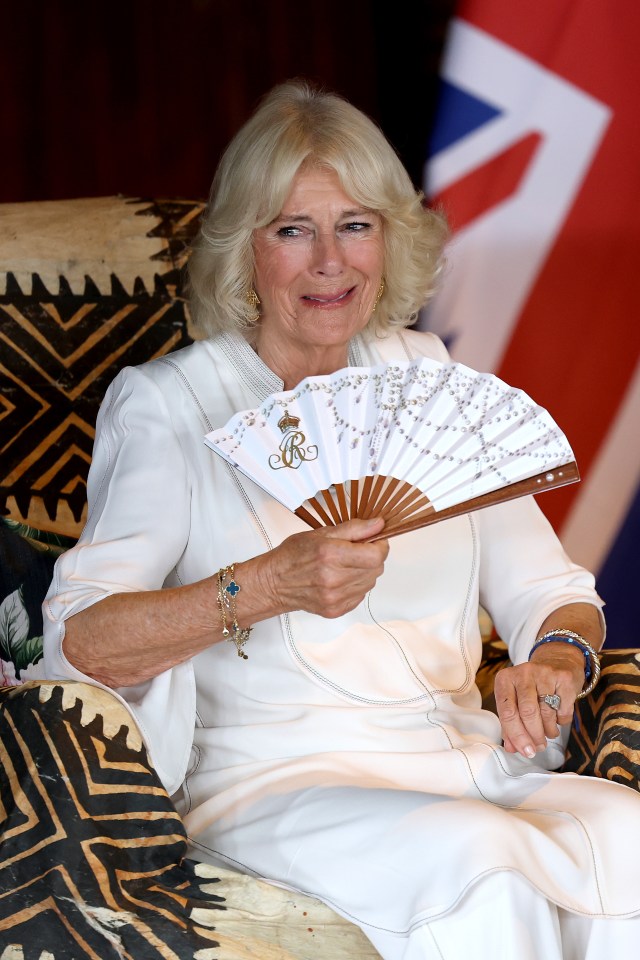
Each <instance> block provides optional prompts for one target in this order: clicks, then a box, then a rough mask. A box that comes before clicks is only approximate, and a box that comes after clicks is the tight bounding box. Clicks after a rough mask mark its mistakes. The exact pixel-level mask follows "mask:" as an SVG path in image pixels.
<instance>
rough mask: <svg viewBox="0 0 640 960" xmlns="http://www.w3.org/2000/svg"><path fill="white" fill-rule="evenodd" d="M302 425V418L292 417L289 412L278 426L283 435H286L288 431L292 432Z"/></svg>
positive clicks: (281, 418)
mask: <svg viewBox="0 0 640 960" xmlns="http://www.w3.org/2000/svg"><path fill="white" fill-rule="evenodd" d="M299 425H300V417H292V416H291V415H290V414H289V412H288V411H287V410H285V412H284V414H283V415H282V416H281V417H280V419H279V420H278V426H279V428H280V430H281V432H282V433H286V432H287V430H291V429H293V428H294V427H297V426H299Z"/></svg>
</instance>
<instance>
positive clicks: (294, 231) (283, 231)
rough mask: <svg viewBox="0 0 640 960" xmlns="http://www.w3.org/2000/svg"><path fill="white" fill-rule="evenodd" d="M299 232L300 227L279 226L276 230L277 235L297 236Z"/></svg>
mask: <svg viewBox="0 0 640 960" xmlns="http://www.w3.org/2000/svg"><path fill="white" fill-rule="evenodd" d="M300 233H301V231H300V227H280V229H279V230H278V236H279V237H299V236H300Z"/></svg>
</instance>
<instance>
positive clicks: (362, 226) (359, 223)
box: [342, 220, 371, 233]
mask: <svg viewBox="0 0 640 960" xmlns="http://www.w3.org/2000/svg"><path fill="white" fill-rule="evenodd" d="M370 227H371V224H370V223H366V222H365V221H364V220H351V221H349V223H345V225H344V226H343V228H342V229H343V230H346V231H347V233H360V232H361V231H363V230H368V229H369V228H370Z"/></svg>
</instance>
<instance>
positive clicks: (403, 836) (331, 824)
mask: <svg viewBox="0 0 640 960" xmlns="http://www.w3.org/2000/svg"><path fill="white" fill-rule="evenodd" d="M572 785H574V786H575V781H573V780H571V781H569V786H572ZM587 787H588V785H587ZM609 787H610V788H613V794H615V796H614V797H613V799H614V800H617V801H619V807H618V809H619V810H620V809H621V810H622V811H623V813H625V814H628V813H629V812H631V813H637V812H638V805H637V796H636V795H635V794H634V793H633V791H631V790H629V792H628V794H627V793H624V792H620V791H624V790H626V789H627V788H620V787H616V785H614V784H609ZM609 792H611V791H606V793H605V791H604V790H603V789H600V788H599V789H598V791H597V798H599V797H600V794H602V795H603V797H604V799H607V798H608V793H609ZM627 800H629V802H630V806H629V810H627V808H626V806H624V803H622V801H627ZM631 801H633V802H631ZM584 806H585V804H584V803H583V807H584ZM596 809H598V808H597V807H596ZM635 822H636V821H632V820H631V818H630V817H629V818H628V819H626V820H625V818H624V817H618V819H617V820H614V821H613V822H610V813H609V811H608V810H607V809H606V808H602V809H601V810H600V819H599V820H598V821H597V823H596V826H597V827H599V828H600V829H599V833H605V836H604V837H601V836H599V835H598V840H599V841H600V843H599V846H594V845H593V842H591V845H590V846H587V849H588V850H591V851H592V856H593V861H594V863H595V862H598V863H601V862H602V859H603V856H604V854H603V850H604V853H606V855H607V856H608V863H607V866H608V871H609V872H608V873H607V874H605V875H604V881H608V885H607V883H606V882H602V886H601V887H600V886H598V889H599V890H600V891H601V902H602V903H604V904H606V905H607V908H608V909H607V911H606V912H608V913H609V914H616V913H617V914H618V917H619V916H623V917H625V916H626V917H629V915H630V914H634V916H633V918H632V919H619V918H618V917H614V916H609V917H606V918H602V913H604V912H605V911H604V910H601V911H598V912H599V915H600V919H594V917H595V916H596V909H594V907H595V908H597V907H598V906H599V903H598V899H597V898H596V897H594V896H593V889H594V886H595V885H598V883H599V878H600V876H601V875H602V871H601V872H600V874H598V873H597V872H596V871H595V869H593V870H591V869H590V866H591V865H590V863H589V861H588V859H586V858H585V854H584V850H585V843H583V841H582V838H583V837H584V836H585V835H586V836H588V838H589V840H590V841H593V840H594V836H593V834H587V832H586V831H585V830H584V825H583V823H582V822H581V821H576V818H575V817H572V816H569V815H566V816H564V817H558V818H555V819H550V818H549V817H547V816H546V814H545V812H544V811H542V813H541V814H540V813H539V812H538V811H536V810H533V811H529V812H526V816H525V815H523V813H522V812H521V811H519V810H517V809H516V810H505V809H502V808H500V807H497V806H496V805H495V804H490V803H487V802H485V801H480V800H477V799H466V798H460V799H457V800H455V801H451V800H448V799H447V798H441V797H437V796H431V795H425V794H419V793H414V792H410V791H396V790H383V789H375V790H369V789H363V788H354V787H347V788H342V787H340V788H325V787H321V788H312V789H308V790H301V791H299V792H297V793H290V794H282V795H278V794H275V793H274V794H273V795H271V796H269V795H266V796H264V797H262V798H261V799H260V800H259V801H258V802H256V803H255V804H253V805H252V806H250V807H247V808H246V809H242V808H239V809H238V810H237V811H234V813H233V815H230V816H229V817H228V818H225V819H222V820H220V821H218V822H217V823H215V824H213V825H212V826H211V829H210V830H208V831H203V833H202V834H200V835H199V836H198V837H197V838H193V839H194V845H195V847H196V849H195V851H194V854H193V855H194V856H195V858H196V859H204V860H207V859H210V857H211V855H214V860H213V862H215V857H216V856H220V855H221V857H222V860H223V862H225V861H226V862H227V863H229V864H231V865H235V866H236V867H238V868H240V869H242V870H244V871H245V872H249V873H251V872H254V873H256V874H257V875H258V876H261V877H263V878H265V879H268V880H271V881H275V882H276V883H279V884H281V885H284V886H287V887H289V888H291V889H294V890H298V891H300V892H303V893H307V894H311V895H312V896H315V897H318V898H319V899H321V900H324V902H325V903H327V904H328V905H329V906H331V907H333V909H335V910H336V911H337V912H338V913H340V914H342V915H343V916H344V917H346V918H347V919H349V920H351V921H352V922H354V923H356V924H358V926H360V927H361V929H362V930H363V931H364V933H365V934H366V935H367V937H368V938H369V939H370V940H371V942H372V943H373V944H374V946H375V947H376V949H377V950H378V952H379V953H380V954H381V956H382V958H383V960H637V958H638V957H640V946H639V945H640V909H639V907H638V905H639V904H640V843H639V841H640V837H639V836H638V834H637V831H636V830H635ZM434 824H435V825H436V826H438V825H439V829H436V826H434ZM631 824H633V826H634V829H631V830H629V826H630V825H631ZM618 826H620V827H621V829H620V830H618V829H617V827H618ZM605 827H606V828H607V829H606V831H605V830H604V828H605ZM567 830H568V831H569V832H568V838H569V839H568V841H567V840H566V836H567ZM574 840H575V843H573V844H572V843H571V842H570V841H574ZM474 858H475V859H474ZM513 864H515V867H514V865H513ZM545 883H546V885H547V886H546V887H545V886H544V884H545ZM554 884H555V887H558V886H559V885H560V887H559V888H560V892H561V893H563V892H566V894H567V897H566V899H567V900H568V901H572V902H573V903H575V904H576V908H575V909H576V910H579V909H580V908H582V909H584V910H585V911H587V913H586V914H582V913H576V912H573V910H572V911H569V910H567V909H564V908H561V907H557V906H556V905H555V903H554V898H553V897H552V896H550V895H549V892H548V890H547V887H548V888H552V889H553V888H554ZM611 887H613V888H614V893H613V894H612V893H611V889H610V888H611ZM542 889H544V890H545V892H546V895H545V894H543V893H541V892H540V891H541V890H542ZM589 897H590V901H589ZM558 899H559V898H558ZM561 902H562V901H561ZM588 911H592V913H589V912H588Z"/></svg>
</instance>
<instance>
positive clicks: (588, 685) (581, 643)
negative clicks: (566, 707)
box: [529, 627, 600, 700]
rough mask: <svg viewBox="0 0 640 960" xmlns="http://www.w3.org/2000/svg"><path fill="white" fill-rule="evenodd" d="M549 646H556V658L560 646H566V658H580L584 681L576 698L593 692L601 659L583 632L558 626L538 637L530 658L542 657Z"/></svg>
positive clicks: (598, 676)
mask: <svg viewBox="0 0 640 960" xmlns="http://www.w3.org/2000/svg"><path fill="white" fill-rule="evenodd" d="M549 646H551V647H553V648H555V653H554V658H555V657H557V656H558V653H559V651H560V647H564V652H563V654H562V656H564V657H565V658H566V657H570V658H571V659H572V660H573V661H574V662H576V661H577V659H578V658H579V660H580V663H581V666H582V669H583V671H584V682H583V685H582V689H581V690H580V692H579V693H578V695H577V697H576V699H577V700H580V699H581V698H583V697H586V696H587V694H589V693H591V691H592V690H593V688H594V687H595V685H596V684H597V682H598V680H599V678H600V659H599V657H598V653H597V651H596V649H595V647H594V646H593V645H592V644H591V643H590V642H589V641H588V640H587V639H586V638H585V637H584V636H583V635H582V634H580V633H577V632H576V631H574V630H568V629H566V628H563V627H556V628H552V629H551V630H548V631H547V632H546V633H544V634H543V635H542V636H540V637H538V639H537V640H536V642H535V643H534V645H533V647H532V648H531V651H530V653H529V660H531V659H541V658H542V657H543V654H544V652H545V651H547V650H548V647H549ZM570 651H572V652H571V653H570ZM573 651H575V653H573ZM535 654H537V657H535V656H534V655H535Z"/></svg>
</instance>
